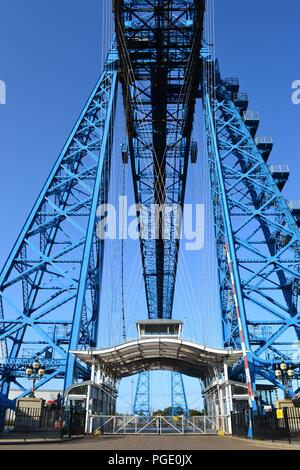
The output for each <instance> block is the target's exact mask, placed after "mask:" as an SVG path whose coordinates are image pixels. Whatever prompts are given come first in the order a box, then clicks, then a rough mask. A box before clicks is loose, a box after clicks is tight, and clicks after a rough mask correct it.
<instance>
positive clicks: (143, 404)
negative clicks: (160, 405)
mask: <svg viewBox="0 0 300 470" xmlns="http://www.w3.org/2000/svg"><path fill="white" fill-rule="evenodd" d="M133 414H135V415H143V416H150V414H151V407H150V372H149V371H145V372H141V373H140V374H139V375H138V383H137V387H136V392H135V398H134V405H133Z"/></svg>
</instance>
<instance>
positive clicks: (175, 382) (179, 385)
mask: <svg viewBox="0 0 300 470" xmlns="http://www.w3.org/2000/svg"><path fill="white" fill-rule="evenodd" d="M171 395H172V416H178V415H183V414H184V415H185V416H188V414H189V408H188V404H187V399H186V394H185V388H184V383H183V378H182V374H180V373H179V372H172V374H171Z"/></svg>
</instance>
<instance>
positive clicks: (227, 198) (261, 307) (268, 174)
mask: <svg viewBox="0 0 300 470" xmlns="http://www.w3.org/2000/svg"><path fill="white" fill-rule="evenodd" d="M205 52H206V53H207V51H205ZM202 99H203V109H204V119H205V125H206V138H207V149H208V157H209V164H210V179H211V197H212V201H213V207H214V209H213V210H214V219H215V232H216V243H217V258H218V268H219V292H220V300H221V318H222V326H223V340H224V346H225V347H231V348H242V349H243V351H244V358H243V361H241V362H240V363H238V364H236V365H235V367H234V368H233V369H232V371H231V377H232V378H233V379H236V380H239V381H244V380H245V376H246V382H247V384H248V390H249V396H250V397H251V401H252V405H253V408H255V407H256V401H255V396H256V385H257V383H258V382H263V383H266V381H267V383H272V384H274V385H276V386H278V387H280V388H283V389H284V384H282V383H281V382H280V381H278V380H277V379H276V376H275V373H274V372H275V368H276V366H277V367H278V366H279V364H280V363H282V361H284V363H285V364H286V366H287V367H290V368H291V369H292V370H293V373H295V377H299V356H298V355H297V348H299V337H300V322H299V320H300V310H299V294H300V231H299V226H300V218H299V216H300V210H299V207H300V205H299V202H298V201H286V200H285V199H284V197H283V195H282V190H283V188H284V185H285V183H286V181H287V179H288V176H289V170H288V167H287V166H286V165H268V164H267V162H268V159H269V156H270V153H271V150H272V148H273V141H272V139H271V138H265V137H259V136H257V135H256V134H257V130H258V127H259V120H260V119H259V114H258V113H257V112H252V111H248V101H249V100H248V96H247V95H246V94H244V93H240V92H239V82H238V80H237V79H232V78H229V79H223V78H222V77H221V74H220V70H219V66H218V63H217V62H216V63H215V62H214V61H212V60H211V59H210V57H209V55H208V56H207V54H204V58H203V74H202ZM297 345H298V346H297Z"/></svg>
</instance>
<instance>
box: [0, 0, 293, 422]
mask: <svg viewBox="0 0 300 470" xmlns="http://www.w3.org/2000/svg"><path fill="white" fill-rule="evenodd" d="M112 3H113V8H114V16H115V30H116V41H115V43H114V45H113V47H112V49H111V52H110V53H109V55H108V58H107V61H106V64H105V67H104V71H103V74H102V76H101V77H100V79H99V81H98V83H97V84H96V86H95V89H94V90H93V92H92V94H91V96H90V98H89V99H88V101H87V103H86V105H85V107H84V109H83V111H82V113H81V115H80V117H79V119H78V121H77V123H76V124H75V127H74V129H73V131H72V132H71V135H70V137H69V139H68V141H67V143H66V145H65V146H64V148H63V150H62V152H61V154H60V156H59V158H58V160H57V162H56V163H55V165H54V168H53V169H52V171H51V173H50V175H49V177H48V179H47V181H46V183H45V185H44V187H43V188H42V190H41V193H40V195H39V196H38V198H37V201H36V203H35V205H34V207H33V209H32V211H31V213H30V215H29V217H28V219H27V221H26V223H25V225H24V227H23V229H22V232H21V234H20V236H19V237H18V240H17V241H16V243H15V245H14V247H13V249H12V251H11V253H10V255H9V257H8V260H7V262H6V264H5V266H4V268H3V270H2V272H1V275H0V354H1V355H0V375H1V379H0V387H1V388H0V394H1V395H3V396H4V397H7V396H8V393H9V389H10V386H11V384H14V385H16V386H18V387H19V389H20V394H19V396H26V395H28V394H30V392H31V387H30V386H29V385H26V381H25V380H24V379H25V376H26V374H25V370H26V368H27V367H28V364H29V363H31V362H32V360H34V359H35V358H38V359H39V360H41V363H42V364H43V367H44V369H45V372H46V373H45V376H44V378H43V379H42V380H41V381H40V382H39V383H38V387H41V386H43V385H44V384H46V383H49V382H51V381H53V380H55V379H60V380H62V379H63V380H64V384H65V388H66V387H68V386H69V385H71V384H72V383H73V382H74V381H78V380H83V379H87V378H88V377H89V370H88V369H87V368H86V366H84V365H83V364H81V363H79V362H77V361H75V359H74V357H73V356H72V355H71V354H69V351H71V350H76V349H90V348H93V347H96V346H97V338H98V330H99V326H100V325H99V307H100V295H101V278H102V265H103V253H104V243H103V242H102V241H100V240H99V238H98V237H97V230H96V227H97V222H98V219H97V207H98V205H99V204H100V203H105V202H106V201H107V198H108V188H109V180H110V167H111V149H112V140H113V132H114V118H115V107H116V99H117V91H118V84H119V83H120V84H121V86H122V91H123V102H124V113H125V117H126V126H127V137H128V139H127V140H128V141H127V142H126V145H125V147H126V148H127V149H128V156H129V157H130V163H131V170H132V180H133V186H134V195H135V202H136V204H137V209H138V216H139V221H140V227H141V229H142V230H141V232H142V234H143V235H144V236H142V237H141V238H140V247H141V256H142V264H143V277H144V282H145V291H146V300H147V309H148V318H149V319H150V320H170V319H171V318H172V310H173V301H174V291H175V283H176V273H177V263H178V252H179V237H178V236H177V235H178V232H179V229H180V220H179V219H178V217H177V216H176V214H174V213H173V214H171V216H170V217H169V218H168V226H166V221H165V218H164V215H165V214H164V213H163V212H159V217H158V220H159V223H158V224H157V226H154V227H153V219H152V218H151V208H152V207H153V205H154V206H156V207H162V206H163V205H165V207H166V206H175V205H176V206H178V207H181V208H182V207H183V205H184V200H185V190H186V180H187V171H188V165H189V161H190V159H191V160H192V162H195V160H196V148H197V144H196V143H195V142H192V130H193V120H194V113H195V105H196V99H197V98H199V99H202V104H203V106H202V108H203V113H204V122H205V127H206V146H207V150H208V158H209V171H210V175H209V176H210V182H211V198H212V201H213V213H214V214H213V215H214V220H215V236H216V247H217V262H218V276H219V277H218V280H219V294H220V305H221V312H220V316H221V321H222V328H223V343H224V346H225V347H226V348H238V349H243V353H244V354H243V360H242V361H240V362H239V363H237V364H236V365H235V366H234V367H233V368H232V370H231V371H230V378H232V379H234V380H237V381H242V382H245V381H246V382H247V384H248V390H249V397H250V398H251V404H252V406H253V407H254V408H255V407H256V385H257V384H258V383H259V382H262V383H271V384H274V385H276V386H278V387H281V388H283V384H282V383H281V382H279V381H278V380H277V379H276V377H275V374H274V371H275V368H276V365H277V366H278V365H279V364H280V363H281V362H282V361H285V363H286V364H287V367H290V368H292V369H293V371H294V372H295V376H296V377H299V358H295V356H294V355H293V353H294V351H295V345H296V344H299V343H298V342H299V339H300V311H299V294H300V231H299V226H300V204H299V203H298V202H297V201H286V200H285V198H284V197H283V194H282V190H283V188H284V185H285V183H286V181H287V178H288V169H287V167H286V166H284V165H282V166H280V165H271V166H270V165H268V158H269V156H270V153H271V150H272V147H273V142H272V139H270V138H263V137H258V136H257V135H256V133H257V130H258V126H259V116H258V114H257V113H255V112H250V111H248V97H247V95H245V94H242V93H240V91H239V84H238V81H237V80H235V79H224V78H222V76H221V73H220V70H219V67H218V63H217V62H215V61H213V60H212V59H211V57H210V54H209V50H208V48H206V47H204V41H203V21H204V12H205V1H204V0H174V1H169V0H113V2H112ZM125 153H126V152H125ZM125 161H126V158H125ZM153 230H155V233H156V237H155V238H153V237H149V236H148V237H147V236H146V235H147V234H148V235H149V234H150V233H152V232H153ZM166 231H168V236H167V237H166V236H165V234H166ZM293 348H294V350H293ZM25 349H29V350H32V357H29V358H25V357H24V350H25ZM139 383H140V384H141V387H140V388H138V390H137V400H136V402H137V401H139V403H140V404H142V405H141V406H143V410H142V412H143V413H145V414H147V413H149V412H150V411H149V410H150V406H149V396H150V392H149V372H147V371H145V373H143V375H142V376H140V378H139ZM24 384H25V385H24ZM172 384H173V386H172V392H173V393H172V396H173V400H172V401H173V412H174V413H175V412H176V410H175V408H176V407H177V405H178V406H179V402H180V403H181V405H180V406H181V408H183V407H185V410H184V411H185V412H186V408H187V404H186V397H185V393H184V387H183V381H182V377H181V376H180V375H179V374H175V373H173V376H172ZM145 398H146V400H145ZM135 411H139V410H138V406H137V403H136V410H135Z"/></svg>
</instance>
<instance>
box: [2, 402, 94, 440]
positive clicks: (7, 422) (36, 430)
mask: <svg viewBox="0 0 300 470" xmlns="http://www.w3.org/2000/svg"><path fill="white" fill-rule="evenodd" d="M85 416H86V414H85V412H81V411H80V412H78V411H75V410H72V409H71V410H64V409H61V408H57V407H47V406H45V407H42V408H16V410H11V409H7V408H5V407H0V439H5V440H9V439H14V440H18V439H23V440H26V439H36V438H40V439H45V440H46V439H60V438H63V436H64V435H69V436H72V435H81V434H84V428H85Z"/></svg>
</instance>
